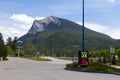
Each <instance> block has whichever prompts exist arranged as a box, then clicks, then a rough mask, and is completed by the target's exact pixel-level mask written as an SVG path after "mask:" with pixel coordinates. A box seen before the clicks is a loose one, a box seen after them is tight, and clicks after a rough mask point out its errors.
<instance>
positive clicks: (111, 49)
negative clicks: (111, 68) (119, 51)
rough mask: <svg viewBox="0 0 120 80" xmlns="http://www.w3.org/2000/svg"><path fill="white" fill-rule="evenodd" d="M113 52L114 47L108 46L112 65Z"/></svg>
mask: <svg viewBox="0 0 120 80" xmlns="http://www.w3.org/2000/svg"><path fill="white" fill-rule="evenodd" d="M114 53H115V48H114V47H110V54H111V56H110V65H112V61H113V57H114Z"/></svg>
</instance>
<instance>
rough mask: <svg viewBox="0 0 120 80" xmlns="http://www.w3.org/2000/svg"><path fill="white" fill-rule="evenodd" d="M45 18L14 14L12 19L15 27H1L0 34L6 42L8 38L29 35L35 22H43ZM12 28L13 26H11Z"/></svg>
mask: <svg viewBox="0 0 120 80" xmlns="http://www.w3.org/2000/svg"><path fill="white" fill-rule="evenodd" d="M43 18H44V17H35V18H33V17H31V16H28V15H26V14H13V15H12V16H11V17H10V19H11V20H13V26H14V27H6V26H1V25H0V33H2V34H3V38H4V40H5V41H6V39H7V38H8V37H12V38H13V37H20V36H22V35H24V34H26V33H27V31H28V30H29V29H30V27H31V26H32V23H33V21H34V20H41V19H43ZM11 26H12V25H11Z"/></svg>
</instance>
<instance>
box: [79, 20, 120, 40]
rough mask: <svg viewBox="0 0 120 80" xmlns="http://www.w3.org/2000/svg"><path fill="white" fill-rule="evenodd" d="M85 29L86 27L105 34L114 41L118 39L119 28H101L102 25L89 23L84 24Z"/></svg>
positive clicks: (119, 34)
mask: <svg viewBox="0 0 120 80" xmlns="http://www.w3.org/2000/svg"><path fill="white" fill-rule="evenodd" d="M78 24H81V23H80V22H78ZM85 27H87V28H89V29H91V30H94V31H97V32H100V33H104V34H107V35H109V36H111V37H112V38H114V39H120V28H119V29H117V28H111V27H108V26H103V25H100V24H96V23H90V22H88V23H85Z"/></svg>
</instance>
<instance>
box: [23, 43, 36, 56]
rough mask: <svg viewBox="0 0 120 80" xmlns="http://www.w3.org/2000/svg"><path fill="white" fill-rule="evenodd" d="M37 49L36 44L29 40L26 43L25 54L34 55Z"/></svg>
mask: <svg viewBox="0 0 120 80" xmlns="http://www.w3.org/2000/svg"><path fill="white" fill-rule="evenodd" d="M35 51H36V49H35V46H34V45H33V43H31V42H28V43H27V44H26V45H25V54H27V55H34V53H35Z"/></svg>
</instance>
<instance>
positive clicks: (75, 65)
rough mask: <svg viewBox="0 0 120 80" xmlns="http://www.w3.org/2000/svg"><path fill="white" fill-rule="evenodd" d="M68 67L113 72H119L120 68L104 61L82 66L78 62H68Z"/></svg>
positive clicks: (79, 69)
mask: <svg viewBox="0 0 120 80" xmlns="http://www.w3.org/2000/svg"><path fill="white" fill-rule="evenodd" d="M66 68H68V69H72V70H77V71H88V72H112V73H119V74H120V69H117V68H114V67H110V66H108V65H105V64H102V63H92V64H90V65H88V66H87V67H80V66H79V65H78V63H72V64H67V65H66Z"/></svg>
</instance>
